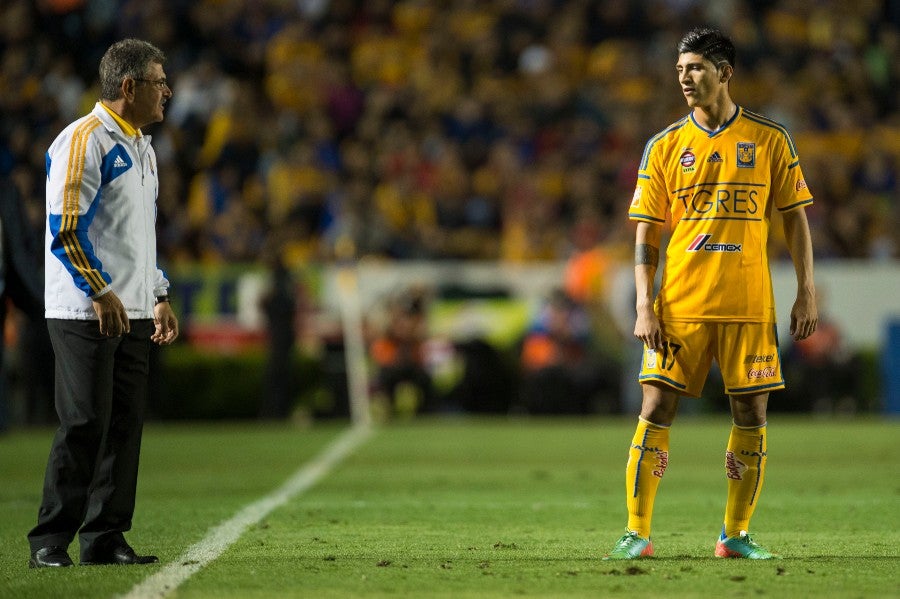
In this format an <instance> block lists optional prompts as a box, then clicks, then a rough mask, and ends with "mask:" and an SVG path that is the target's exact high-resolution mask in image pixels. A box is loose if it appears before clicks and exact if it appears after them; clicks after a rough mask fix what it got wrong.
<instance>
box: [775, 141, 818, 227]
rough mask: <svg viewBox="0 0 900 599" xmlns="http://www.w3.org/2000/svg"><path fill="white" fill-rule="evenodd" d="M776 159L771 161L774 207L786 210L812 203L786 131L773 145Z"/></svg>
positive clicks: (781, 210)
mask: <svg viewBox="0 0 900 599" xmlns="http://www.w3.org/2000/svg"><path fill="white" fill-rule="evenodd" d="M774 151H775V152H776V158H777V159H776V160H773V162H772V194H773V198H774V199H775V207H776V208H777V209H778V210H779V211H780V212H787V211H789V210H794V209H795V208H800V207H802V206H808V205H810V204H812V203H813V198H812V192H810V190H809V187H808V186H807V185H806V179H804V177H803V171H802V170H801V168H800V158H799V156H798V155H797V147H796V146H795V145H794V140H793V139H792V138H791V136H790V134H789V133H787V132H786V131H785V132H784V134H783V136H781V137H780V140H779V143H777V144H776V145H775V149H774Z"/></svg>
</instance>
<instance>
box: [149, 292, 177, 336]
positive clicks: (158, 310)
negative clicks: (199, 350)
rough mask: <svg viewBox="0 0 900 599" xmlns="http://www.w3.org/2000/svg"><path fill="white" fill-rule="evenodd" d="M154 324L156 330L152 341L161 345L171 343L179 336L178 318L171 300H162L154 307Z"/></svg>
mask: <svg viewBox="0 0 900 599" xmlns="http://www.w3.org/2000/svg"><path fill="white" fill-rule="evenodd" d="M153 324H154V325H156V330H155V331H153V334H152V335H151V336H150V339H151V341H153V342H154V343H157V344H159V345H169V344H170V343H172V342H173V341H175V339H177V338H178V319H177V318H175V312H174V311H173V310H172V304H170V303H169V302H160V303H158V304H156V305H155V306H154V307H153Z"/></svg>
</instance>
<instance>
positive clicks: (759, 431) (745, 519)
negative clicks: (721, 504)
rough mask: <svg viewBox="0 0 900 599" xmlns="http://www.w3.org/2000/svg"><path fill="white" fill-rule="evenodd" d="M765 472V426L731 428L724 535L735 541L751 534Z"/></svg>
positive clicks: (727, 456)
mask: <svg viewBox="0 0 900 599" xmlns="http://www.w3.org/2000/svg"><path fill="white" fill-rule="evenodd" d="M765 472H766V425H765V424H764V425H762V426H754V427H748V428H742V427H739V426H737V425H733V426H732V427H731V437H729V439H728V451H726V452H725V475H726V476H727V477H728V501H727V502H726V504H725V534H726V535H727V536H729V537H736V536H738V535H740V534H741V531H742V530H750V517H751V516H752V515H753V510H755V509H756V504H757V502H758V500H759V493H760V491H762V485H763V479H764V478H765Z"/></svg>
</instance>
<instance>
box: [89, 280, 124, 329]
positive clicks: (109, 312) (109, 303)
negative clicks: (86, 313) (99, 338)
mask: <svg viewBox="0 0 900 599" xmlns="http://www.w3.org/2000/svg"><path fill="white" fill-rule="evenodd" d="M91 304H92V305H93V306H94V312H96V313H97V316H98V317H99V318H100V334H101V335H106V336H107V337H119V336H121V335H123V334H125V333H130V332H131V322H129V320H128V314H127V313H126V312H125V306H123V305H122V301H121V300H120V299H119V296H118V295H116V292H115V291H108V292H106V293H104V294H103V295H101V296H99V297H95V298H93V299H92V300H91Z"/></svg>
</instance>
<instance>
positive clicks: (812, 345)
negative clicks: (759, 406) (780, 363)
mask: <svg viewBox="0 0 900 599" xmlns="http://www.w3.org/2000/svg"><path fill="white" fill-rule="evenodd" d="M816 301H817V302H818V304H819V324H818V325H817V326H816V330H815V332H814V333H813V334H812V335H810V336H809V337H807V338H806V339H800V340H798V341H794V342H793V343H791V344H790V345H789V346H788V348H787V350H786V351H785V353H784V369H785V373H786V374H785V376H786V377H788V376H790V378H791V380H792V384H791V387H790V388H789V389H788V391H787V393H786V394H785V397H784V398H783V400H780V401H779V402H778V409H779V410H785V411H801V412H814V413H818V414H830V413H833V412H838V413H844V414H852V413H855V412H856V411H857V410H859V409H860V407H862V406H860V402H859V390H860V383H861V380H862V374H863V363H862V359H861V357H860V355H859V354H858V353H857V352H855V351H854V350H853V349H852V348H851V347H850V346H849V345H848V344H847V340H846V339H845V337H844V332H843V331H842V330H841V328H840V327H839V326H838V324H837V323H836V322H835V321H834V320H833V319H832V318H831V317H829V315H828V302H827V294H826V293H825V291H824V289H823V288H822V287H819V288H818V289H817V293H816ZM794 389H796V390H794Z"/></svg>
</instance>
